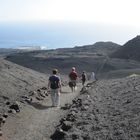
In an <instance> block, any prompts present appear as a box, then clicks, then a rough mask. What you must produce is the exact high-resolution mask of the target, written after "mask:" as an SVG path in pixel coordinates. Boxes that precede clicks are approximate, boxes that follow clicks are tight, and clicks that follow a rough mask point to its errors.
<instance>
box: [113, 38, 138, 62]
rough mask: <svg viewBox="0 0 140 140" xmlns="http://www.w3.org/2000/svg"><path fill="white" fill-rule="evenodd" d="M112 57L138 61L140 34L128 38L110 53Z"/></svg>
mask: <svg viewBox="0 0 140 140" xmlns="http://www.w3.org/2000/svg"><path fill="white" fill-rule="evenodd" d="M110 56H111V57H114V58H121V59H133V60H136V61H140V36H137V37H135V38H133V39H132V40H129V41H128V42H127V43H125V44H124V45H123V46H122V47H121V48H120V49H119V50H117V51H116V52H114V53H112V54H111V55H110Z"/></svg>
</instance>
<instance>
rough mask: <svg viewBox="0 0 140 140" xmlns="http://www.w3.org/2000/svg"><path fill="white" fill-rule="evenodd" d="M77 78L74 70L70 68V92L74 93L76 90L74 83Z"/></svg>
mask: <svg viewBox="0 0 140 140" xmlns="http://www.w3.org/2000/svg"><path fill="white" fill-rule="evenodd" d="M77 78H78V74H77V72H76V70H75V67H72V71H71V72H70V73H69V79H70V81H69V87H70V88H71V91H72V92H74V91H75V90H76V81H77Z"/></svg>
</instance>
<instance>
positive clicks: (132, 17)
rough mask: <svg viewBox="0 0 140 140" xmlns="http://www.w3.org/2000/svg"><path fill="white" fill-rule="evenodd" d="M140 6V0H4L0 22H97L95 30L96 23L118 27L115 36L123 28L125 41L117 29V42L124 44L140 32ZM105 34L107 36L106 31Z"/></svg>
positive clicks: (0, 3)
mask: <svg viewBox="0 0 140 140" xmlns="http://www.w3.org/2000/svg"><path fill="white" fill-rule="evenodd" d="M139 5H140V1H139V0H0V24H8V23H9V24H10V23H11V24H14V23H34V22H41V23H43V22H44V23H56V24H57V23H72V24H74V23H75V24H76V25H85V27H87V25H93V26H90V27H91V31H92V30H93V28H96V27H97V26H95V27H94V25H100V27H101V26H106V28H109V27H112V29H113V27H114V28H116V29H115V31H114V32H113V30H112V29H111V30H112V36H113V35H115V34H116V30H117V28H119V29H122V32H120V34H123V35H124V40H123V36H121V37H122V39H121V41H120V40H119V39H120V37H119V32H117V34H118V36H117V37H118V40H117V38H116V41H118V43H123V42H125V41H127V40H126V39H131V37H134V36H136V35H138V34H139V32H140V18H139V13H140V8H139ZM100 27H98V28H100ZM124 28H125V29H124ZM88 30H89V31H90V29H88ZM123 30H125V31H124V32H125V33H123ZM126 30H127V31H126ZM106 32H107V29H106ZM82 33H83V32H82ZM102 34H104V36H105V35H106V33H105V31H104V32H103V33H102ZM125 34H126V36H125ZM87 37H88V36H87ZM94 37H95V38H97V37H96V36H95V35H94ZM98 37H100V36H99V35H98ZM114 37H115V36H114ZM101 39H102V38H101ZM97 40H100V39H97Z"/></svg>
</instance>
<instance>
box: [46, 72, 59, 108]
mask: <svg viewBox="0 0 140 140" xmlns="http://www.w3.org/2000/svg"><path fill="white" fill-rule="evenodd" d="M52 74H53V75H52V76H50V77H49V82H48V89H50V92H51V99H52V107H57V108H59V104H60V92H61V80H60V77H59V76H58V75H57V74H58V70H57V69H53V70H52Z"/></svg>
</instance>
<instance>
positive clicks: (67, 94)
mask: <svg viewBox="0 0 140 140" xmlns="http://www.w3.org/2000/svg"><path fill="white" fill-rule="evenodd" d="M80 90H81V85H78V89H77V91H76V92H75V93H71V90H70V88H69V87H68V86H66V87H63V89H62V94H61V101H60V102H61V106H64V104H66V103H71V101H72V99H74V98H75V97H76V96H77V95H78V94H79V91H80ZM50 105H51V101H50V97H49V98H48V99H45V100H44V101H43V103H41V102H40V103H39V102H38V103H37V102H36V101H35V102H33V104H32V105H26V106H24V107H23V109H21V112H20V113H18V114H16V116H15V115H13V117H9V118H8V120H7V121H6V124H5V125H4V127H3V133H4V134H3V138H1V139H0V140H49V139H50V138H49V137H50V135H51V134H52V133H53V132H54V130H55V127H56V125H57V124H58V123H59V120H60V118H61V117H63V116H64V115H65V114H66V112H67V111H65V110H62V109H57V108H51V107H50Z"/></svg>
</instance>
